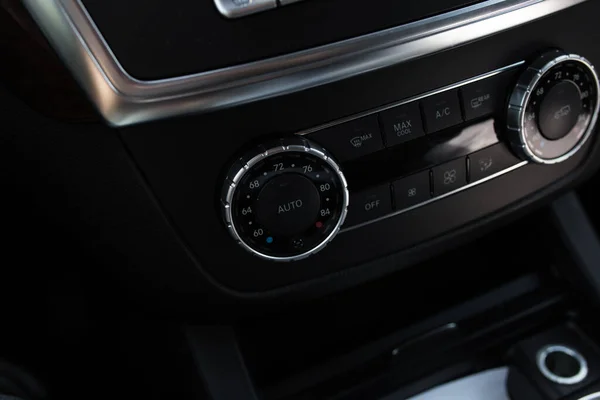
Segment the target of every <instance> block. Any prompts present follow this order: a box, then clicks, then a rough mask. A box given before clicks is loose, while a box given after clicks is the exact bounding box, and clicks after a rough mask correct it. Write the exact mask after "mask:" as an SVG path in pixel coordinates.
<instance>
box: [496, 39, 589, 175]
mask: <svg viewBox="0 0 600 400" xmlns="http://www.w3.org/2000/svg"><path fill="white" fill-rule="evenodd" d="M578 71H580V72H581V73H578ZM576 78H577V79H576ZM561 82H570V83H572V85H565V86H567V87H570V86H574V87H575V88H576V89H577V90H578V91H579V95H580V99H581V102H582V108H581V113H580V114H579V115H577V119H576V120H575V124H574V125H573V126H572V127H571V128H570V130H569V131H568V132H567V133H566V134H565V135H564V136H563V137H558V138H554V137H550V138H548V137H545V136H544V135H543V132H541V128H540V121H539V118H540V115H539V114H540V111H539V110H540V107H541V106H542V104H540V103H543V101H544V100H545V99H546V97H545V96H547V95H548V93H549V92H550V90H551V88H552V87H553V86H556V84H557V83H561ZM599 92H600V84H599V82H598V75H597V73H596V71H595V68H594V66H593V65H592V64H591V63H590V62H589V61H588V60H586V59H585V58H583V57H581V56H578V55H575V54H566V53H564V52H562V51H559V50H556V51H551V52H548V53H545V54H544V55H542V56H541V57H539V58H538V59H537V60H536V61H535V62H534V63H533V64H532V65H531V66H530V67H529V68H527V70H526V71H525V72H524V73H523V74H522V75H521V77H520V78H519V81H518V83H517V86H516V88H515V89H514V91H513V92H512V94H511V96H510V100H509V105H508V118H507V127H508V134H509V136H510V139H511V144H512V145H513V148H514V149H515V151H516V152H517V153H518V154H519V156H521V157H522V158H523V159H525V160H528V161H533V162H536V163H540V164H555V163H559V162H562V161H565V160H567V159H568V158H570V157H572V156H573V155H574V154H575V153H577V152H578V151H579V150H580V149H581V148H582V147H583V145H584V144H585V143H586V142H587V141H588V140H589V138H590V137H591V135H592V132H593V131H594V128H595V125H596V122H597V121H598V113H599V111H600V102H599V101H598V93H599ZM569 112H571V107H570V105H568V104H567V105H565V106H564V107H563V108H562V109H559V110H558V111H557V112H556V113H555V117H556V118H557V120H560V118H562V117H568V118H570V117H572V115H571V116H569ZM546 125H547V126H548V124H546ZM559 136H560V135H559Z"/></svg>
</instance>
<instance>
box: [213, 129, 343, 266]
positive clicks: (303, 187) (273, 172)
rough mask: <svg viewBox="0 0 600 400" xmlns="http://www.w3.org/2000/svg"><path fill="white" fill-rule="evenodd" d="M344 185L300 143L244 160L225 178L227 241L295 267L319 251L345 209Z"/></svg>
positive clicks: (328, 162) (334, 169) (328, 161)
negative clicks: (232, 239) (295, 261)
mask: <svg viewBox="0 0 600 400" xmlns="http://www.w3.org/2000/svg"><path fill="white" fill-rule="evenodd" d="M348 198H349V195H348V188H347V184H346V179H345V177H344V175H343V173H342V172H341V170H340V167H339V166H338V164H337V163H336V162H335V161H334V160H333V159H332V158H331V157H330V156H329V155H328V154H327V153H326V152H325V150H323V149H322V148H320V147H319V146H318V145H316V144H314V143H311V142H309V141H308V140H304V139H300V138H289V139H282V140H279V141H275V142H271V143H269V144H266V145H264V146H261V147H260V148H258V149H256V151H255V152H252V153H250V154H246V155H245V156H244V157H243V158H242V161H240V162H238V163H236V164H235V165H234V166H233V167H232V169H231V171H230V173H229V176H228V181H227V183H226V185H225V187H224V194H223V198H222V205H223V213H224V217H225V221H226V222H227V227H228V229H229V231H230V233H231V235H232V236H233V237H234V238H235V239H236V240H237V241H239V243H240V244H241V245H242V246H243V247H244V248H246V249H247V250H248V251H250V252H252V253H254V254H255V255H257V256H259V257H262V258H266V259H269V260H274V261H293V260H298V259H302V258H304V257H307V256H309V255H311V254H313V253H316V252H317V251H319V250H320V249H322V248H323V247H324V246H325V245H326V244H327V242H329V241H330V240H331V239H333V237H334V236H335V235H336V234H337V232H338V231H339V230H340V227H341V226H342V224H343V223H344V219H345V218H346V213H347V209H348Z"/></svg>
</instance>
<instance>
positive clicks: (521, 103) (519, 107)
mask: <svg viewBox="0 0 600 400" xmlns="http://www.w3.org/2000/svg"><path fill="white" fill-rule="evenodd" d="M567 61H578V62H580V63H582V64H584V65H585V66H586V67H587V68H588V69H589V70H590V71H591V72H592V76H593V78H594V82H593V83H594V85H595V86H596V96H598V95H599V94H600V83H599V81H598V75H597V73H596V69H595V68H594V66H593V65H592V64H591V63H590V62H589V61H588V60H587V59H586V58H584V57H581V56H579V55H577V54H568V53H566V52H564V51H562V50H554V51H549V52H546V53H544V54H543V55H542V56H540V57H539V58H538V59H537V60H536V61H535V62H534V63H533V64H532V65H531V66H529V67H528V68H527V70H526V71H525V72H524V73H523V74H522V75H521V76H520V77H519V80H518V83H517V86H516V88H515V89H514V90H513V93H512V94H511V96H510V99H509V105H508V115H507V121H506V125H507V129H508V132H509V136H510V137H511V139H510V142H511V145H512V147H513V149H514V150H515V152H517V153H518V155H519V156H521V158H523V159H527V160H532V161H535V162H537V163H540V164H556V163H558V162H562V161H564V160H566V159H568V158H570V157H571V156H573V154H575V153H576V152H577V151H579V149H580V148H581V147H582V146H583V145H584V144H585V143H586V142H587V140H588V139H589V138H590V136H591V134H592V131H593V130H594V127H595V125H596V122H597V120H598V113H599V112H600V101H599V100H598V99H596V107H595V109H594V112H593V114H592V119H591V120H590V124H589V126H588V127H587V128H586V131H585V133H584V134H583V137H582V139H580V141H579V142H578V144H577V145H576V146H575V147H573V148H572V149H571V150H569V152H567V153H566V154H564V155H562V156H561V157H557V158H554V159H544V158H540V157H538V156H537V155H535V154H534V153H533V151H531V149H530V148H529V147H528V146H527V143H525V141H526V140H525V137H524V133H523V123H524V118H525V115H524V113H525V108H526V107H527V104H528V103H529V99H530V97H531V93H532V92H533V90H534V89H535V88H536V86H537V85H538V83H539V82H540V80H541V79H542V77H543V76H544V75H546V73H547V72H548V71H549V70H550V69H552V68H553V67H554V66H556V65H558V64H561V63H564V62H567ZM513 136H516V139H517V140H514V138H513Z"/></svg>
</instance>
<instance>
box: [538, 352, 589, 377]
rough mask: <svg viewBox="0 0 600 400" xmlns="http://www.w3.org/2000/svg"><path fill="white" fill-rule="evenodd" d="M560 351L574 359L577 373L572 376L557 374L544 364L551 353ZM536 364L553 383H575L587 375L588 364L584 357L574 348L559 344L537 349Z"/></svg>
mask: <svg viewBox="0 0 600 400" xmlns="http://www.w3.org/2000/svg"><path fill="white" fill-rule="evenodd" d="M554 353H561V354H564V355H566V356H568V357H571V358H572V359H573V360H575V361H576V362H577V364H578V366H579V370H578V371H577V373H575V374H573V375H572V376H559V375H557V374H556V373H554V372H552V371H550V369H549V368H548V366H547V365H546V362H547V359H548V357H549V356H550V355H551V354H554ZM536 364H537V367H538V369H539V370H540V372H541V373H542V375H544V377H545V378H546V379H548V380H550V381H552V382H554V383H558V384H560V385H576V384H578V383H580V382H582V381H583V380H584V379H585V378H587V376H588V372H589V371H588V364H587V361H586V360H585V358H584V357H583V356H582V355H581V354H580V353H579V352H578V351H576V350H575V349H573V348H571V347H567V346H563V345H559V344H554V345H549V346H545V347H543V348H542V349H540V351H538V353H537V356H536Z"/></svg>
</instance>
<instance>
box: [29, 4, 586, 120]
mask: <svg viewBox="0 0 600 400" xmlns="http://www.w3.org/2000/svg"><path fill="white" fill-rule="evenodd" d="M584 1H587V0H487V1H484V2H482V3H479V4H476V5H473V6H470V7H465V8H462V9H459V10H455V11H452V12H448V13H444V14H441V15H438V16H435V17H431V18H427V19H424V20H421V21H417V22H414V23H410V24H406V25H402V26H399V27H396V28H391V29H387V30H384V31H380V32H375V33H372V34H368V35H364V36H361V37H357V38H353V39H349V40H345V41H341V42H337V43H332V44H329V45H325V46H321V47H317V48H313V49H309V50H305V51H301V52H297V53H292V54H287V55H284V56H280V57H274V58H270V59H266V60H261V61H257V62H252V63H248V64H242V65H237V66H233V67H228V68H222V69H218V70H214V71H208V72H203V73H199V74H194V75H188V76H181V77H176V78H171V79H162V80H154V81H141V80H138V79H135V78H133V77H132V76H131V75H129V74H128V73H127V72H126V71H125V70H124V69H123V67H122V66H121V65H120V64H119V62H118V60H117V59H116V57H115V55H114V54H113V53H112V51H111V50H110V48H109V46H108V44H107V43H106V42H105V40H104V38H103V37H102V35H101V34H100V32H99V30H98V29H97V27H96V25H95V24H94V22H93V21H92V20H91V18H90V16H89V14H88V13H87V11H86V10H85V8H84V6H83V5H82V3H81V2H80V0H23V2H24V4H25V6H26V7H27V8H28V9H29V11H30V12H31V14H32V15H33V17H34V18H35V20H36V21H37V22H38V24H39V25H40V27H41V29H42V30H43V32H44V33H45V34H46V36H47V37H48V39H49V40H50V42H51V43H52V44H53V46H54V47H55V48H56V50H57V51H58V53H59V54H60V56H61V57H62V58H63V60H65V61H66V63H67V65H68V66H69V68H70V69H71V71H72V72H73V73H74V75H75V77H76V78H77V80H78V81H79V82H80V84H81V85H82V86H83V88H84V89H85V91H86V92H87V94H88V95H89V97H90V98H91V99H92V101H93V102H94V104H95V105H96V107H97V108H98V110H99V112H100V113H101V114H102V116H104V118H105V119H106V120H107V121H108V122H109V123H110V124H112V125H115V126H126V125H132V124H136V123H141V122H146V121H152V120H156V119H161V118H166V117H172V116H176V115H182V114H189V113H192V112H207V111H212V110H218V109H223V108H227V107H233V106H237V105H240V104H245V103H249V102H252V101H257V100H262V99H267V98H271V97H275V96H281V95H285V94H289V93H293V92H296V91H300V90H304V89H308V88H312V87H315V86H318V85H323V84H326V83H330V82H334V81H338V80H341V79H345V78H349V77H352V76H356V75H359V74H362V73H365V72H369V71H373V70H376V69H380V68H384V67H387V66H390V65H393V64H397V63H400V62H404V61H407V60H411V59H414V58H417V57H422V56H425V55H428V54H431V53H434V52H438V51H441V50H444V49H448V48H451V47H454V46H458V45H461V44H464V43H467V42H469V41H472V40H476V39H479V38H481V37H484V36H487V35H491V34H494V33H498V32H501V31H504V30H507V29H510V28H513V27H515V26H518V25H521V24H524V23H527V22H530V21H533V20H536V19H539V18H542V17H545V16H548V15H550V14H553V13H556V12H559V11H561V10H564V9H566V8H569V7H572V6H575V5H576V4H580V3H583V2H584ZM215 12H216V11H215Z"/></svg>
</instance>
